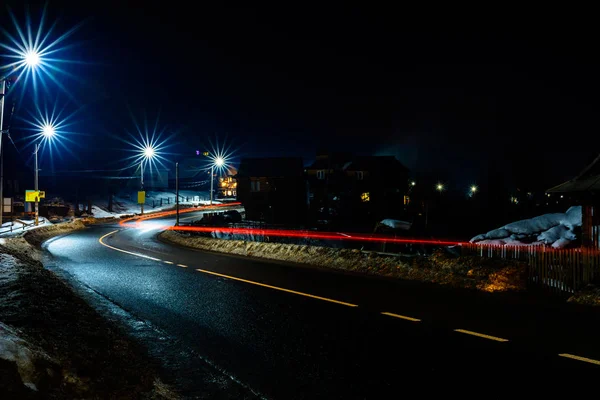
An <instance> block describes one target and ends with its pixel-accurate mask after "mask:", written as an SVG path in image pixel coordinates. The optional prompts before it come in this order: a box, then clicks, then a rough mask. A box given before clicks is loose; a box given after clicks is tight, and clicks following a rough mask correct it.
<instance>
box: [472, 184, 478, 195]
mask: <svg viewBox="0 0 600 400" xmlns="http://www.w3.org/2000/svg"><path fill="white" fill-rule="evenodd" d="M475 192H477V186H475V185H473V186H471V193H475Z"/></svg>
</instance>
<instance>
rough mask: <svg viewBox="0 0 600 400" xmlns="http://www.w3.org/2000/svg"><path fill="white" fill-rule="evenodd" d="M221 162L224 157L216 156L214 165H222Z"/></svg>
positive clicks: (223, 162) (223, 161)
mask: <svg viewBox="0 0 600 400" xmlns="http://www.w3.org/2000/svg"><path fill="white" fill-rule="evenodd" d="M223 164H225V159H223V157H217V158H215V165H216V166H217V167H222V166H223Z"/></svg>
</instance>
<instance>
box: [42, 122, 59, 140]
mask: <svg viewBox="0 0 600 400" xmlns="http://www.w3.org/2000/svg"><path fill="white" fill-rule="evenodd" d="M55 134H56V130H55V129H54V126H52V125H50V124H47V125H44V127H43V128H42V135H44V137H45V138H46V139H51V138H53V137H54V135H55Z"/></svg>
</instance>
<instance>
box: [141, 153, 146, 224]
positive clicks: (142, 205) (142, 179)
mask: <svg viewBox="0 0 600 400" xmlns="http://www.w3.org/2000/svg"><path fill="white" fill-rule="evenodd" d="M140 172H141V174H140V178H141V180H140V182H141V185H140V188H141V189H140V191H142V192H143V191H144V160H143V159H142V162H141V163H140ZM145 200H146V198H145V196H144V201H145ZM140 207H141V212H140V214H141V215H144V203H140Z"/></svg>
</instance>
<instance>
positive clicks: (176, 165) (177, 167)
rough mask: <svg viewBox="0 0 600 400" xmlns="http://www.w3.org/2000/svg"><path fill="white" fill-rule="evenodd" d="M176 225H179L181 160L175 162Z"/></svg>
mask: <svg viewBox="0 0 600 400" xmlns="http://www.w3.org/2000/svg"><path fill="white" fill-rule="evenodd" d="M175 199H176V203H175V226H179V162H176V163H175Z"/></svg>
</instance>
